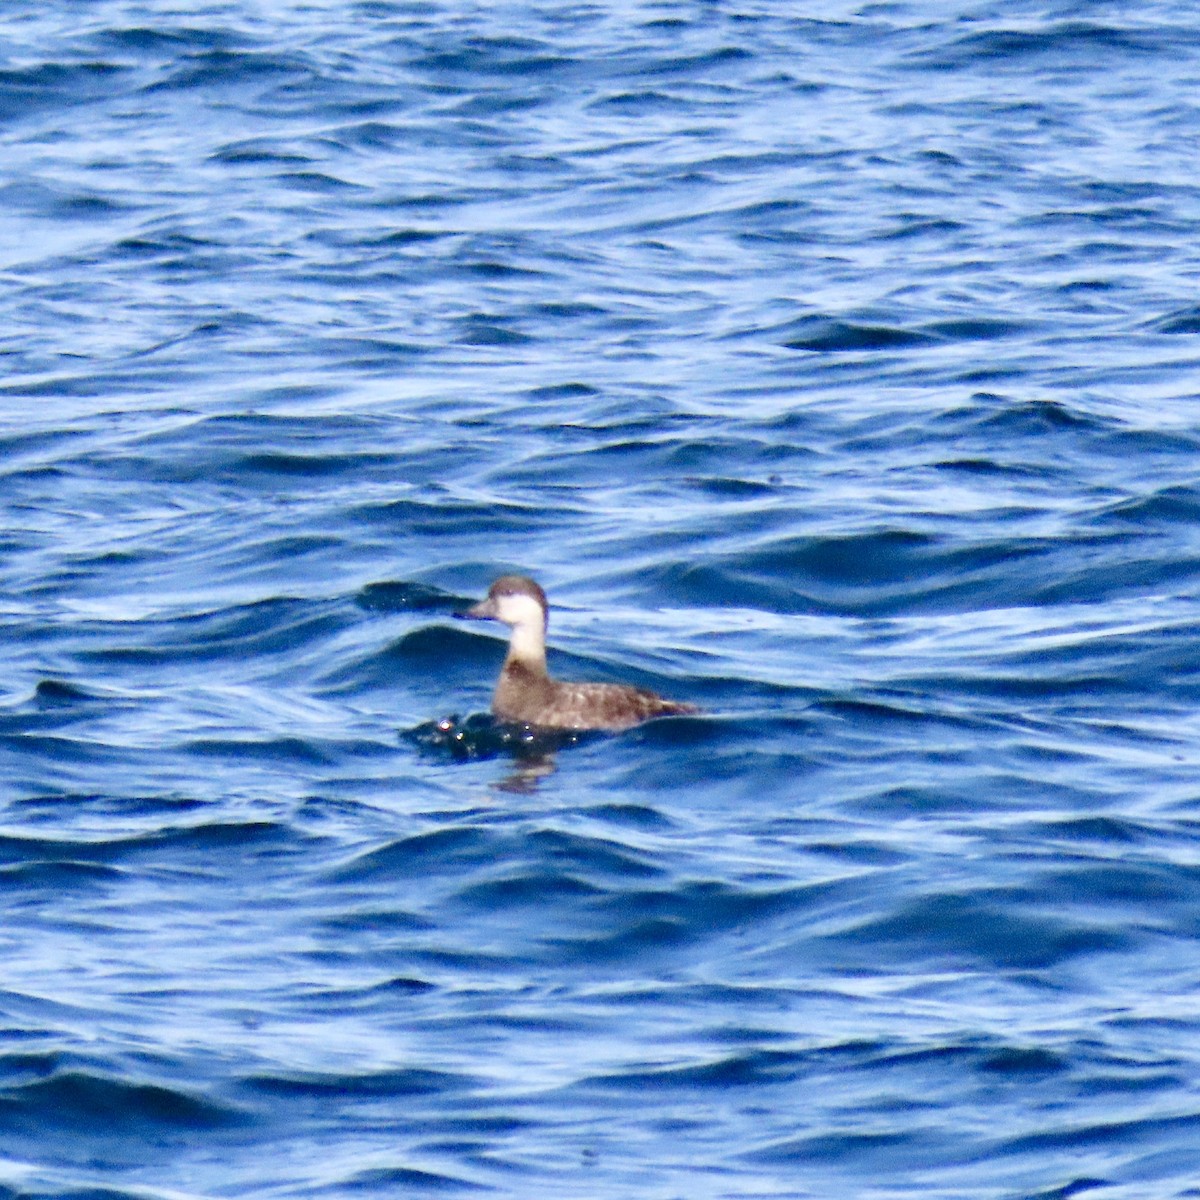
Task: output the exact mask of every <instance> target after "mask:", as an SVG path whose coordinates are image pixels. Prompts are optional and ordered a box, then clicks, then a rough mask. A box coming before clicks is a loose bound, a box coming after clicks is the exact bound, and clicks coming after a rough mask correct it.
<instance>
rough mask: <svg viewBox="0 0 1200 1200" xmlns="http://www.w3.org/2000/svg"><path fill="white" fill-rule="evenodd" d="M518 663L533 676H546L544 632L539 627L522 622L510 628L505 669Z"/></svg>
mask: <svg viewBox="0 0 1200 1200" xmlns="http://www.w3.org/2000/svg"><path fill="white" fill-rule="evenodd" d="M517 663H520V664H521V666H523V667H524V668H525V669H526V670H527V671H530V672H532V673H533V674H534V675H545V674H546V631H545V630H544V629H543V628H542V626H541V625H535V624H533V623H532V622H526V621H522V622H521V623H520V624H517V625H514V626H513V627H512V636H511V637H510V639H509V642H508V657H507V658H506V659H505V660H504V665H505V666H506V667H508V666H513V665H515V664H517Z"/></svg>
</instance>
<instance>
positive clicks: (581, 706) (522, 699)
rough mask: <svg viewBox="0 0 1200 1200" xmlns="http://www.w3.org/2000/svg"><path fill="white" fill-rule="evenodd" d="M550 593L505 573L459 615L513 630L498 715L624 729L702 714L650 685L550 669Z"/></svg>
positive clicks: (496, 702)
mask: <svg viewBox="0 0 1200 1200" xmlns="http://www.w3.org/2000/svg"><path fill="white" fill-rule="evenodd" d="M549 613H550V605H549V603H548V602H547V600H546V593H545V592H544V591H542V589H541V587H540V586H539V585H538V584H537V583H536V582H535V581H534V580H532V579H530V578H529V577H528V576H526V575H502V576H501V577H500V578H499V579H497V580H496V581H495V583H493V584H492V586H491V587H490V588H488V594H487V598H486V599H484V600H481V601H480V602H479V603H478V604H475V605H473V606H472V607H470V608H468V609H466V610H465V611H463V612H459V613H455V616H457V617H461V618H464V619H466V620H471V621H500V622H501V623H503V624H505V625H507V626H508V627H509V628H510V629H511V630H512V633H511V634H510V636H509V643H508V655H507V656H506V657H505V659H504V666H503V667H502V668H501V669H500V678H499V680H498V681H497V683H496V690H495V692H494V693H493V695H492V715H493V716H494V717H496V719H497V720H500V721H506V722H513V723H519V724H524V725H532V726H538V727H541V728H543V729H571V730H580V731H582V730H603V731H605V732H608V733H619V732H621V731H622V730H625V729H632V728H633V727H634V726H635V725H640V724H641V723H642V722H643V721H649V720H650V719H651V718H653V717H668V716H681V715H684V714H687V713H697V712H699V711H700V710H699V709H698V708H697V707H696V706H695V705H694V704H686V703H684V702H683V701H680V700H667V699H665V698H664V697H662V696H660V695H658V694H657V693H655V692H651V691H648V690H647V689H646V688H638V687H631V686H629V685H628V684H623V683H568V682H565V681H562V680H558V679H551V678H550V674H549V672H548V671H547V670H546V626H547V624H548V621H549Z"/></svg>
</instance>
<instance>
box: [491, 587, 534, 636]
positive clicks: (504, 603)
mask: <svg viewBox="0 0 1200 1200" xmlns="http://www.w3.org/2000/svg"><path fill="white" fill-rule="evenodd" d="M496 615H497V616H498V617H499V618H500V620H501V621H503V622H504V623H505V624H506V625H528V626H532V627H534V628H536V629H541V628H542V627H543V625H544V624H545V616H544V614H543V613H542V606H541V605H540V604H539V603H538V602H537V601H536V600H535V599H534V598H533V597H532V596H522V595H519V594H518V595H515V596H499V597H497V601H496Z"/></svg>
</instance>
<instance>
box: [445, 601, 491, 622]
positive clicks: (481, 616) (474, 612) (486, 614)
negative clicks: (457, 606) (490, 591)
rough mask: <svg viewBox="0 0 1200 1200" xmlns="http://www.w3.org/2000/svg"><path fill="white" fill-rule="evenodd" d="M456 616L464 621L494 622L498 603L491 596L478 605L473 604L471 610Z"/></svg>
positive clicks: (468, 609) (457, 613)
mask: <svg viewBox="0 0 1200 1200" xmlns="http://www.w3.org/2000/svg"><path fill="white" fill-rule="evenodd" d="M454 615H455V616H456V617H461V618H462V619H463V620H464V621H492V620H495V618H496V602H495V600H493V599H492V598H491V597H490V596H489V597H488V598H487V599H486V600H480V602H479V603H478V604H472V605H471V607H470V608H466V609H463V611H462V612H456V613H455V614H454Z"/></svg>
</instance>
